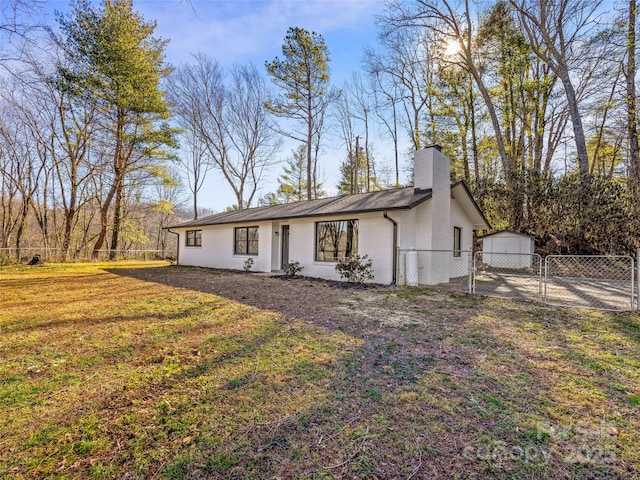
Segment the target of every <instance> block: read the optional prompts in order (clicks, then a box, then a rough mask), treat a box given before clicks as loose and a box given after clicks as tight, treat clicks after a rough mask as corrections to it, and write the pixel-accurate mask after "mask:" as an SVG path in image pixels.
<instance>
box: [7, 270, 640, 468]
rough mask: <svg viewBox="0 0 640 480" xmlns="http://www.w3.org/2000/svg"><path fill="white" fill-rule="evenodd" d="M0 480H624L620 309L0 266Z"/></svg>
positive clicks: (638, 417)
mask: <svg viewBox="0 0 640 480" xmlns="http://www.w3.org/2000/svg"><path fill="white" fill-rule="evenodd" d="M0 411H2V415H0V477H2V478H123V479H125V478H126V479H133V478H141V479H142V478H176V479H177V478H243V479H244V478H378V479H391V478H505V479H506V478H550V477H552V478H585V479H587V478H640V453H639V452H640V439H639V438H638V435H637V432H638V431H640V320H639V318H638V316H637V315H632V314H629V315H613V314H608V313H598V312H579V311H573V310H560V309H542V308H540V307H538V306H533V305H528V304H524V303H514V302H509V301H502V300H491V299H488V300H478V299H473V298H467V297H464V296H453V295H446V294H439V293H434V292H430V291H423V290H418V289H399V290H397V291H396V290H390V289H384V288H368V289H345V288H340V287H338V286H335V285H332V284H327V283H321V282H314V281H309V280H304V279H302V280H295V281H283V280H280V279H272V278H266V277H259V276H253V275H243V274H233V273H229V272H217V271H212V270H206V269H197V268H178V267H169V266H166V265H165V264H149V263H145V264H135V263H118V264H81V265H50V266H49V265H48V266H44V267H35V268H34V267H31V268H25V267H22V268H3V269H0Z"/></svg>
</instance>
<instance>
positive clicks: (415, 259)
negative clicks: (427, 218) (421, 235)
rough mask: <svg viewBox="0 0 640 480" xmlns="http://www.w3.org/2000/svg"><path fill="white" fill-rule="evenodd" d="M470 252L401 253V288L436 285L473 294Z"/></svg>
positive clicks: (399, 276)
mask: <svg viewBox="0 0 640 480" xmlns="http://www.w3.org/2000/svg"><path fill="white" fill-rule="evenodd" d="M470 262H471V252H469V251H468V250H413V249H409V250H402V249H401V250H398V278H397V283H398V285H410V286H417V285H432V286H437V287H438V288H444V289H449V290H454V291H460V292H469V291H470V287H471V283H470V282H471V277H470V276H469V272H470V270H469V266H470Z"/></svg>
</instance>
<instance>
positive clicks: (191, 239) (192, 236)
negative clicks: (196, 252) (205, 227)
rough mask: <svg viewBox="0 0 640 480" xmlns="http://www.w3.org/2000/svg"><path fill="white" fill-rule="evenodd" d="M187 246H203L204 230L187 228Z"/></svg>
mask: <svg viewBox="0 0 640 480" xmlns="http://www.w3.org/2000/svg"><path fill="white" fill-rule="evenodd" d="M186 245H187V247H201V246H202V230H187V243H186Z"/></svg>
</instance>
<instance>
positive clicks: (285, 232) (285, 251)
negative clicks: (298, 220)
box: [280, 225, 289, 270]
mask: <svg viewBox="0 0 640 480" xmlns="http://www.w3.org/2000/svg"><path fill="white" fill-rule="evenodd" d="M281 258H282V262H281V265H280V268H281V269H282V270H284V269H285V267H286V266H287V264H288V263H289V225H283V226H282V255H281Z"/></svg>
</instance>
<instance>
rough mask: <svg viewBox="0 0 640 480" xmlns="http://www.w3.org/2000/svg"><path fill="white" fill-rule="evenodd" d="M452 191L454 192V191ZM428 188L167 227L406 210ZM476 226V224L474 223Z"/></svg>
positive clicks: (418, 201)
mask: <svg viewBox="0 0 640 480" xmlns="http://www.w3.org/2000/svg"><path fill="white" fill-rule="evenodd" d="M455 187H462V189H463V190H464V191H465V192H466V194H467V195H468V197H469V199H470V200H471V202H472V203H473V205H474V206H475V210H476V213H477V214H478V215H479V216H480V217H481V220H482V221H483V222H484V223H486V227H484V228H488V227H489V224H488V222H487V221H486V219H485V218H484V215H482V212H481V211H480V209H479V208H478V205H477V204H476V203H475V201H474V200H473V198H471V194H470V193H469V190H468V189H467V187H466V185H465V184H464V182H462V181H457V182H453V183H452V184H451V188H452V189H454V188H455ZM456 190H458V189H457V188H456ZM431 195H432V191H431V189H418V188H413V187H405V188H395V189H390V190H380V191H377V192H367V193H359V194H354V195H342V196H339V197H330V198H321V199H318V200H306V201H301V202H294V203H285V204H280V205H268V206H265V207H255V208H247V209H244V210H233V211H230V212H222V213H216V214H213V215H208V216H206V217H202V218H199V219H197V220H191V221H189V222H184V223H180V224H177V225H172V226H170V227H168V228H188V227H203V226H207V225H224V224H230V223H249V222H260V221H273V220H285V219H293V218H306V217H321V216H330V215H343V214H346V215H349V214H356V213H367V212H380V211H387V210H408V209H411V208H414V207H416V206H417V205H419V204H421V203H422V202H424V201H426V200H428V199H430V198H431ZM476 223H477V222H476Z"/></svg>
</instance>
